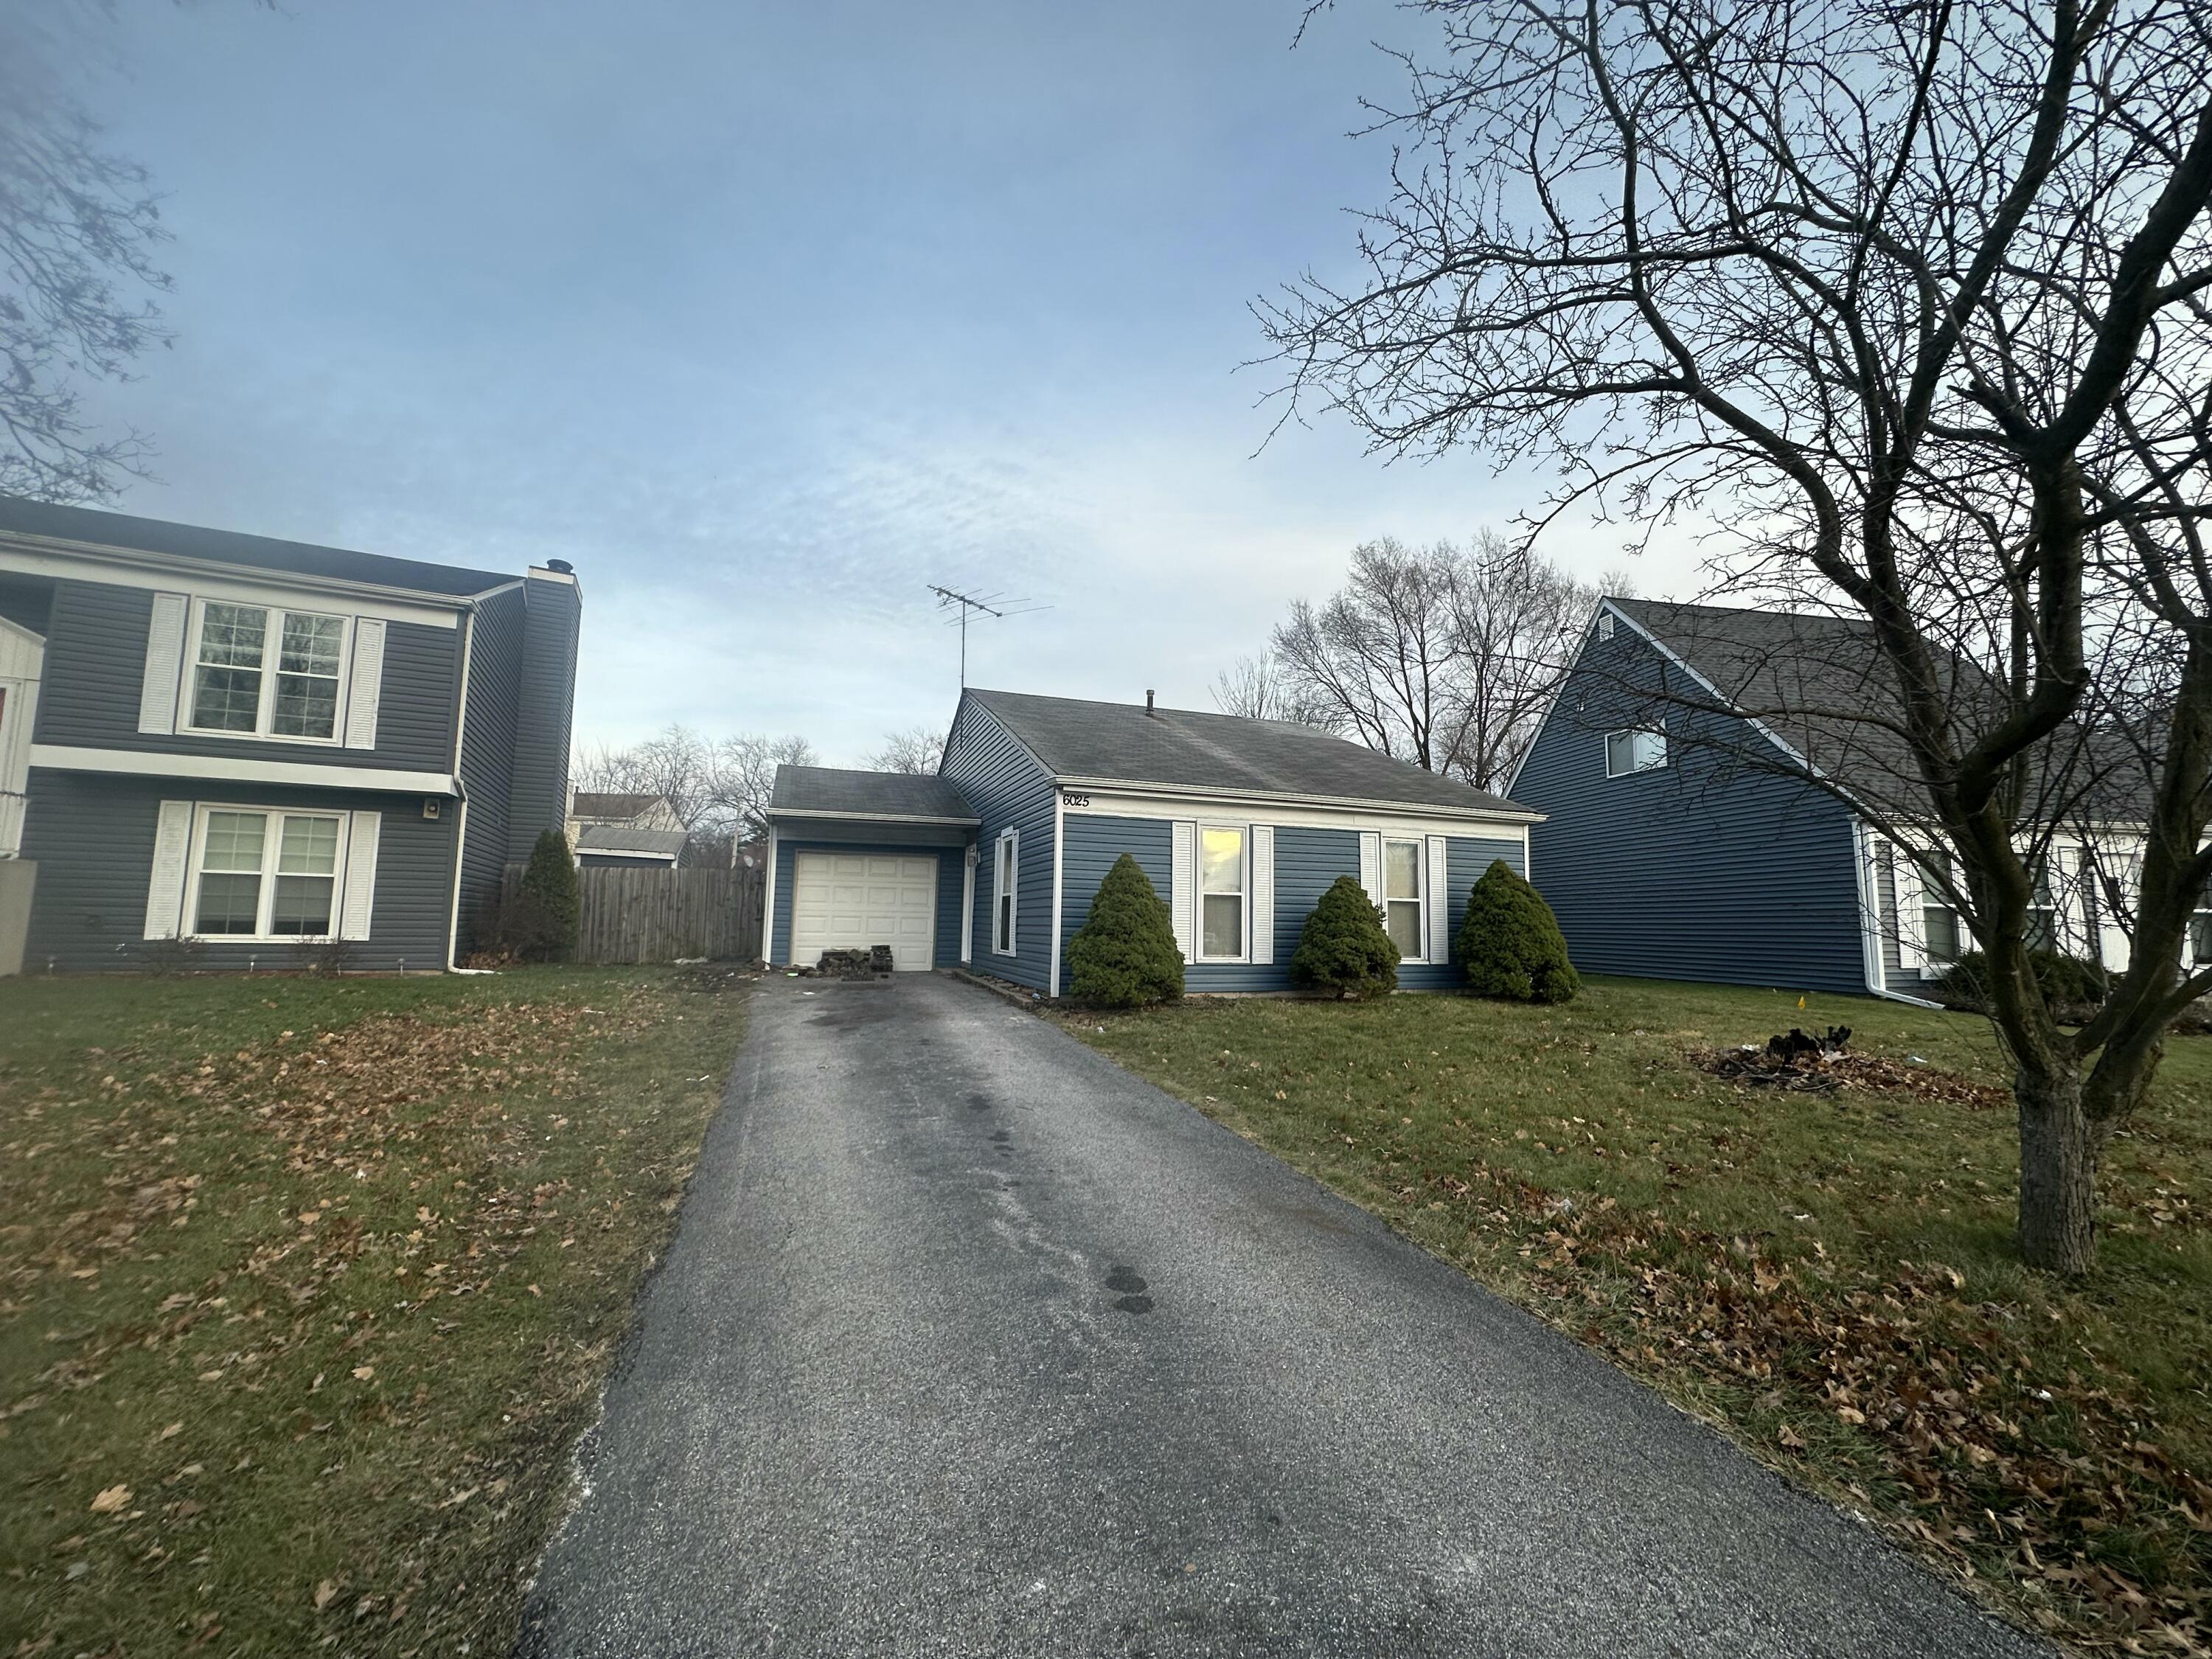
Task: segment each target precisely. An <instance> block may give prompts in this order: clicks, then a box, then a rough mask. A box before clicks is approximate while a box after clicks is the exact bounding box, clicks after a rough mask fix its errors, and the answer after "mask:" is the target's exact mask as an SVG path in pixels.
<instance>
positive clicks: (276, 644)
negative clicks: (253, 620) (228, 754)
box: [177, 593, 356, 749]
mask: <svg viewBox="0 0 2212 1659" xmlns="http://www.w3.org/2000/svg"><path fill="white" fill-rule="evenodd" d="M211 604H212V605H241V606H243V607H244V608H245V609H247V610H258V611H263V612H264V613H265V614H267V615H268V616H269V617H270V618H271V619H272V621H273V623H274V626H271V627H267V628H264V630H263V634H262V641H261V701H260V704H259V706H258V708H256V710H255V714H254V726H253V730H252V731H251V732H227V731H224V730H222V728H220V727H218V726H194V725H193V724H192V711H193V709H194V708H195V707H196V706H197V703H198V702H199V678H200V666H201V665H200V629H201V626H202V624H203V623H204V621H205V620H206V617H207V608H208V606H209V605H211ZM287 613H289V614H290V615H293V616H297V617H334V618H336V619H337V623H338V624H339V627H338V671H337V709H336V711H335V713H334V714H333V716H332V719H331V735H330V736H328V737H327V738H302V737H288V736H285V735H283V734H281V733H278V732H272V731H270V729H269V728H270V726H271V725H272V724H273V723H274V722H275V720H276V661H277V657H278V653H279V652H281V651H282V649H283V640H284V625H283V617H285V615H286V614H287ZM355 623H356V618H354V617H349V616H346V615H344V614H343V613H342V612H339V611H309V610H307V609H306V608H304V607H302V606H297V605H250V604H247V603H246V601H243V600H239V599H222V598H213V599H211V598H210V597H209V596H208V595H206V594H202V593H195V594H193V595H192V614H191V625H190V626H189V627H187V628H186V629H185V660H184V665H183V672H182V674H181V675H180V676H179V680H180V683H179V686H178V688H177V732H178V735H179V736H180V737H181V736H190V737H195V738H236V739H238V741H240V743H286V744H293V743H297V744H308V745H310V746H313V747H315V748H321V749H343V748H344V747H345V739H346V715H347V705H348V702H349V696H348V693H349V690H350V688H351V686H352V684H353V636H354V626H355ZM317 678H320V677H319V676H318V677H317Z"/></svg>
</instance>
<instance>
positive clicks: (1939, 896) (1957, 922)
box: [1898, 848, 1973, 979]
mask: <svg viewBox="0 0 2212 1659" xmlns="http://www.w3.org/2000/svg"><path fill="white" fill-rule="evenodd" d="M1898 853H1899V857H1901V858H1905V859H1909V860H1911V862H1912V863H1913V865H1914V866H1916V867H1915V868H1914V870H1913V872H1912V873H1913V874H1914V875H1915V876H1916V877H1917V878H1918V879H1919V885H1920V941H1921V942H1920V951H1921V955H1922V957H1923V958H1924V959H1925V960H1924V963H1923V967H1922V969H1921V972H1922V973H1923V974H1925V975H1927V976H1928V977H1929V978H1930V979H1940V978H1941V977H1942V975H1945V974H1947V973H1948V972H1949V971H1950V970H1951V969H1953V968H1954V967H1955V966H1957V964H1958V961H1959V958H1960V957H1962V956H1964V955H1965V954H1966V952H1967V951H1969V950H1971V949H1972V948H1973V947H1972V942H1971V939H1970V938H1969V935H1968V933H1967V929H1966V913H1965V912H1964V911H1962V910H1960V908H1959V907H1958V906H1957V905H1955V904H1954V903H1952V902H1951V901H1950V900H1949V899H1948V898H1947V897H1946V896H1944V893H1943V890H1942V887H1941V886H1939V885H1938V884H1937V883H1936V878H1937V877H1938V876H1939V875H1940V876H1941V877H1942V878H1943V879H1944V880H1946V881H1949V882H1952V883H1954V884H1955V883H1956V882H1957V880H1958V869H1957V866H1955V865H1954V863H1953V861H1952V858H1951V855H1950V854H1949V853H1948V852H1945V851H1943V850H1942V848H1937V849H1936V850H1935V851H1933V852H1930V853H1928V854H1924V855H1919V854H1914V853H1913V852H1912V851H1911V849H1910V848H1899V849H1898ZM1938 866H1941V868H1938ZM1931 911H1940V912H1942V914H1943V915H1948V916H1949V917H1950V919H1951V943H1952V945H1953V946H1954V949H1953V951H1952V952H1951V954H1950V955H1949V956H1948V957H1947V956H1943V955H1941V954H1939V953H1938V952H1937V951H1936V935H1935V934H1934V933H1932V932H1931V931H1930V930H1929V927H1928V916H1929V912H1931Z"/></svg>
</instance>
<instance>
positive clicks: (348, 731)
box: [345, 617, 384, 749]
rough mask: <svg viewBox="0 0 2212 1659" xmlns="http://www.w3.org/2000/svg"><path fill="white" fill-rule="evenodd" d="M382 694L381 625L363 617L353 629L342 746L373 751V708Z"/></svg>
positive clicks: (375, 618) (382, 646) (382, 650)
mask: <svg viewBox="0 0 2212 1659" xmlns="http://www.w3.org/2000/svg"><path fill="white" fill-rule="evenodd" d="M383 693H384V622H383V619H382V618H381V617H362V618H361V619H360V620H359V621H358V622H356V623H354V625H353V684H352V689H351V690H349V691H348V692H347V693H346V724H345V746H346V747H347V748H349V749H374V748H375V747H376V705H377V700H378V698H380V696H382V695H383Z"/></svg>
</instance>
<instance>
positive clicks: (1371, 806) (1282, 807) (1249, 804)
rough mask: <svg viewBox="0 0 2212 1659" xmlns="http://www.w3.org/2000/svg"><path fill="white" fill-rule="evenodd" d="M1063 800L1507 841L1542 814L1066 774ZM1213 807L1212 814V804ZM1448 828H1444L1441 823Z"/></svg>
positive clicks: (1100, 812)
mask: <svg viewBox="0 0 2212 1659" xmlns="http://www.w3.org/2000/svg"><path fill="white" fill-rule="evenodd" d="M1058 782H1059V785H1060V794H1061V796H1062V797H1063V799H1064V798H1065V797H1066V794H1067V793H1070V792H1071V791H1072V792H1073V793H1077V794H1082V795H1088V796H1089V797H1090V798H1091V799H1090V801H1089V803H1088V804H1087V805H1074V804H1073V803H1070V804H1068V805H1067V807H1066V810H1067V811H1068V812H1069V813H1070V814H1072V815H1074V816H1078V817H1159V816H1162V815H1163V813H1165V814H1166V815H1168V816H1171V817H1207V816H1212V817H1218V818H1221V819H1224V820H1227V821H1230V822H1235V821H1237V820H1240V819H1243V820H1250V821H1253V822H1256V823H1274V824H1288V825H1292V826H1309V827H1314V828H1322V829H1328V828H1334V827H1339V826H1341V825H1344V824H1346V823H1350V822H1353V821H1356V822H1357V823H1358V824H1360V825H1361V826H1362V827H1364V828H1370V829H1371V828H1373V827H1374V826H1376V824H1378V823H1400V824H1405V825H1407V826H1409V827H1410V826H1413V825H1425V826H1426V833H1428V834H1430V835H1436V834H1439V833H1445V834H1449V833H1454V832H1456V833H1458V834H1460V835H1467V834H1469V833H1471V827H1476V826H1488V827H1490V828H1492V829H1496V830H1497V831H1498V834H1499V836H1501V837H1503V838H1504V839H1506V840H1511V839H1513V838H1515V837H1516V836H1519V835H1520V833H1521V830H1522V826H1523V825H1524V824H1530V823H1543V822H1544V820H1545V817H1546V815H1545V814H1544V813H1541V812H1529V811H1521V812H1501V811H1496V810H1494V809H1492V808H1486V807H1479V806H1478V807H1456V806H1432V805H1426V804H1425V803H1422V802H1419V801H1403V800H1361V799H1337V798H1335V797H1333V796H1328V795H1285V794H1276V793H1271V792H1269V791H1267V790H1261V789H1250V790H1243V789H1198V788H1186V787H1181V786H1178V785H1173V784H1158V783H1129V782H1125V781H1120V780H1116V779H1112V778H1078V777H1064V778H1061V779H1060V780H1058ZM1209 807H1210V808H1211V809H1212V811H1211V812H1210V813H1209V811H1208V808H1209ZM1440 825H1443V826H1450V828H1448V829H1442V830H1440V829H1439V828H1438V826H1440Z"/></svg>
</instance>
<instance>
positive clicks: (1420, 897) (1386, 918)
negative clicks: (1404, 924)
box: [1376, 832, 1429, 965]
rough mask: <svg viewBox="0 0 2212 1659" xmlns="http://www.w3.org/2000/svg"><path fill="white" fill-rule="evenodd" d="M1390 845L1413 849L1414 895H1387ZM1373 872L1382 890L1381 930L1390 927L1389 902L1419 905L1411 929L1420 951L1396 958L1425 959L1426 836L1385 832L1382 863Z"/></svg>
mask: <svg viewBox="0 0 2212 1659" xmlns="http://www.w3.org/2000/svg"><path fill="white" fill-rule="evenodd" d="M1393 847H1410V848H1413V897H1412V898H1410V899H1394V898H1392V897H1391V896H1390V849H1391V848H1393ZM1376 878H1377V883H1378V884H1379V885H1380V886H1381V888H1382V890H1383V932H1384V933H1389V931H1390V907H1391V906H1392V905H1394V904H1412V905H1414V906H1417V907H1418V908H1419V915H1420V926H1419V929H1418V930H1417V931H1416V933H1414V937H1415V938H1416V939H1419V940H1420V941H1421V948H1420V951H1419V954H1418V955H1414V956H1404V955H1401V956H1400V957H1399V958H1398V960H1399V961H1400V962H1401V963H1413V964H1415V965H1420V964H1425V963H1427V961H1428V959H1429V843H1428V838H1427V837H1426V836H1393V835H1390V834H1389V833H1387V832H1386V833H1385V834H1384V835H1383V862H1382V867H1381V868H1380V869H1379V870H1377V871H1376Z"/></svg>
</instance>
